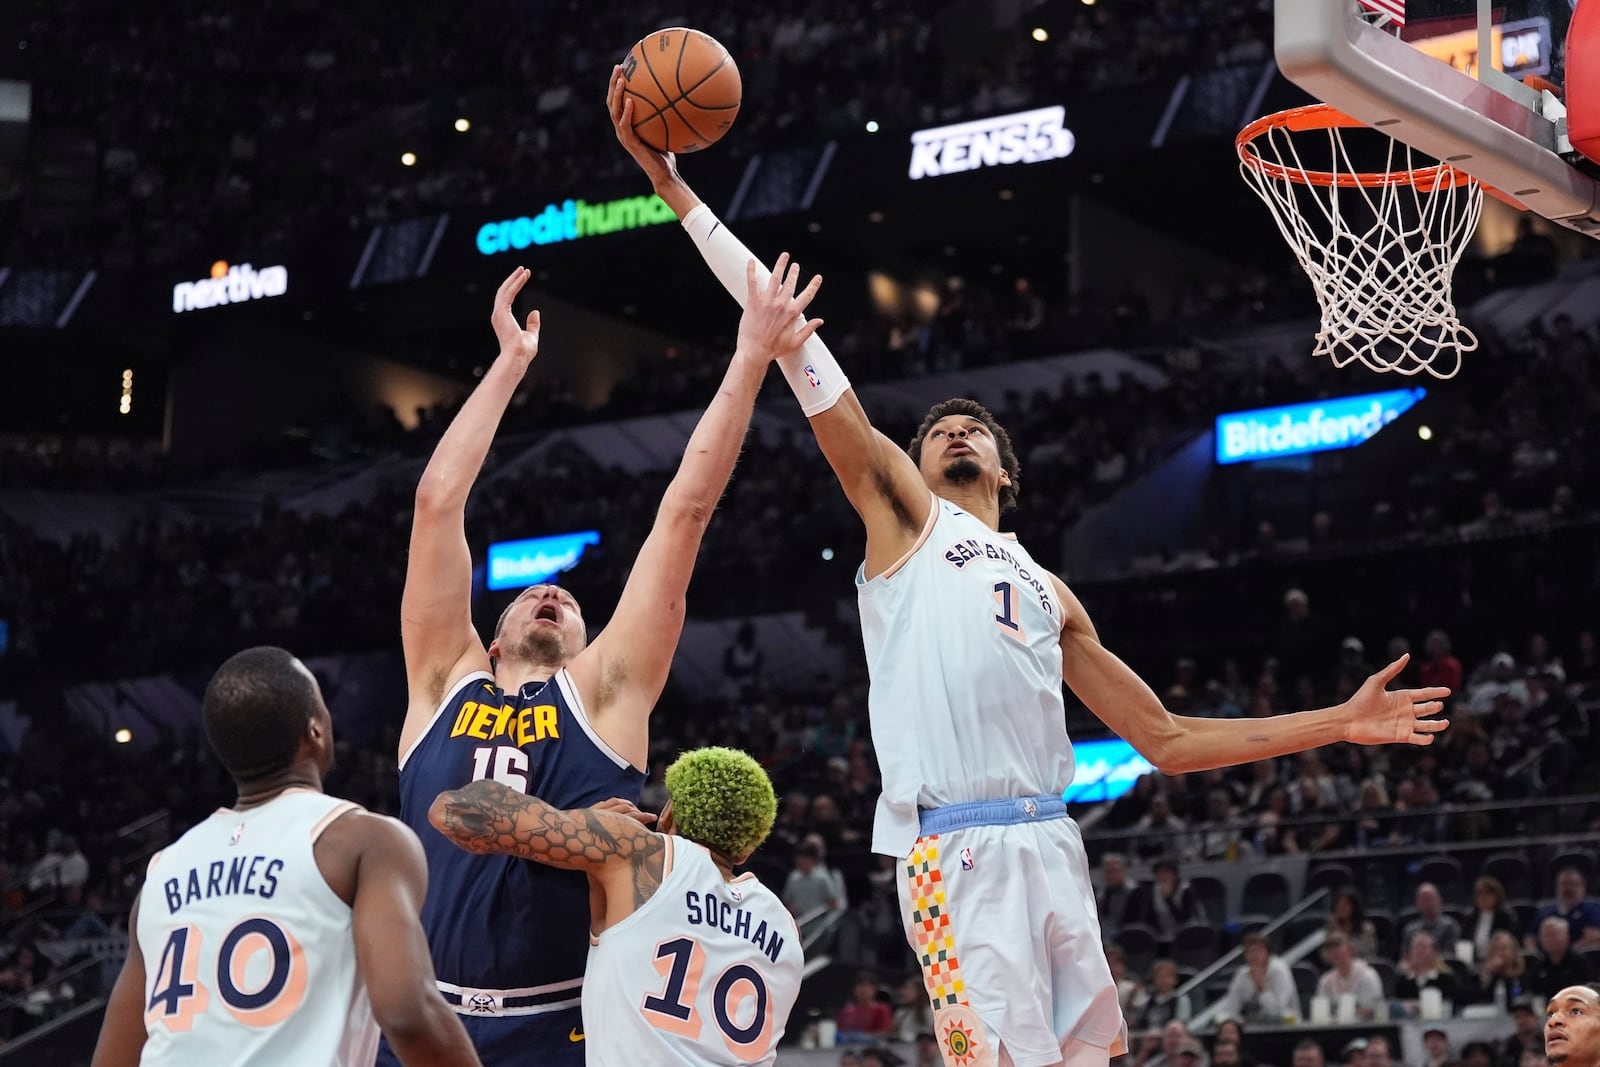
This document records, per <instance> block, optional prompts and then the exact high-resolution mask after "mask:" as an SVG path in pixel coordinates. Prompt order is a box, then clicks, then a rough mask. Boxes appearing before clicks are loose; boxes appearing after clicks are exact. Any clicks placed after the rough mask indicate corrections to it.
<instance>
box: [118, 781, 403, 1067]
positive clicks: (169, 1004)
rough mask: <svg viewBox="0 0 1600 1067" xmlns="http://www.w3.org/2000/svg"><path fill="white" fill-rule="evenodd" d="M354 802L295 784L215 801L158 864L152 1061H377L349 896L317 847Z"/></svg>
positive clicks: (151, 935)
mask: <svg viewBox="0 0 1600 1067" xmlns="http://www.w3.org/2000/svg"><path fill="white" fill-rule="evenodd" d="M358 810H360V809H359V808H358V806H357V805H355V804H353V803H351V802H350V801H347V800H340V799H339V798H338V797H330V796H327V795H326V794H323V793H318V792H314V791H312V790H309V789H291V790H288V791H286V792H284V793H283V794H282V795H280V796H278V797H275V798H273V799H272V800H270V801H268V802H267V803H265V804H262V805H260V806H259V807H254V808H250V809H248V810H246V811H234V810H232V809H229V808H222V809H219V810H218V811H217V812H216V813H215V814H213V815H212V816H211V817H210V818H208V819H206V820H205V821H204V822H202V823H200V824H199V825H197V826H195V827H194V828H193V829H192V830H190V831H189V832H188V833H186V834H184V835H183V836H182V837H180V838H179V839H178V840H177V841H175V842H173V843H172V844H171V845H169V846H168V847H167V848H166V849H164V850H163V851H161V852H159V853H157V854H156V856H155V858H154V859H152V860H151V861H150V867H149V870H148V871H147V873H146V877H145V883H144V890H143V892H142V893H141V895H140V897H139V910H138V916H137V919H136V920H135V921H136V924H137V926H136V929H137V934H138V938H139V951H140V952H141V953H142V954H143V955H144V971H145V983H144V984H145V988H144V998H145V1017H144V1018H145V1030H146V1034H147V1038H146V1043H145V1047H144V1055H143V1058H142V1059H141V1060H140V1062H141V1063H142V1064H144V1065H145V1067H152V1065H159V1067H165V1065H168V1064H171V1065H173V1067H177V1065H188V1064H198V1063H203V1064H206V1065H207V1067H255V1065H257V1064H260V1065H263V1067H265V1065H268V1064H272V1065H276V1064H289V1063H307V1064H309V1063H316V1064H332V1065H333V1067H354V1065H356V1064H362V1065H365V1064H370V1063H371V1062H372V1060H373V1057H374V1056H375V1055H376V1054H377V1051H378V1027H377V1024H376V1023H375V1022H374V1021H373V1018H372V1010H371V1007H370V1006H369V1004H368V1001H367V988H366V984H365V983H364V982H363V981H362V979H361V975H360V973H359V971H358V969H357V967H356V951H355V940H354V938H353V936H352V934H351V910H350V905H348V904H346V903H345V902H344V901H343V900H341V899H339V897H338V895H337V894H335V893H334V891H333V890H332V889H331V888H329V886H328V883H327V881H326V880H325V879H324V878H323V877H322V871H321V870H320V869H319V868H318V867H317V860H316V856H315V855H314V854H313V847H314V846H315V844H316V840H317V838H318V837H319V836H320V835H321V833H322V831H323V830H325V829H327V827H328V826H329V825H331V824H332V823H333V821H334V820H335V819H337V818H339V817H340V816H341V815H344V814H346V813H347V812H350V811H358Z"/></svg>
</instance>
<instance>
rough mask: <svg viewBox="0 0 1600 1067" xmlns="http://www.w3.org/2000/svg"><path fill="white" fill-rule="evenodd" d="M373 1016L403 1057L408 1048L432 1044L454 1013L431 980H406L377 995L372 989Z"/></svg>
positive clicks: (416, 1048)
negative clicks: (397, 986)
mask: <svg viewBox="0 0 1600 1067" xmlns="http://www.w3.org/2000/svg"><path fill="white" fill-rule="evenodd" d="M370 992H372V993H373V994H375V995H373V996H372V1017H373V1019H374V1020H375V1021H376V1022H377V1024H378V1029H380V1030H382V1031H383V1035H384V1036H385V1037H387V1038H388V1039H389V1043H390V1044H391V1045H393V1046H394V1048H395V1051H396V1052H398V1053H399V1054H400V1055H401V1057H402V1058H404V1057H405V1055H406V1053H407V1052H413V1051H421V1050H423V1049H426V1048H429V1047H430V1046H431V1045H432V1044H433V1042H435V1041H436V1040H437V1039H438V1037H439V1035H441V1034H443V1033H445V1032H446V1027H447V1026H448V1025H449V1023H450V1021H451V1019H450V1018H449V1017H450V1016H452V1015H453V1014H454V1013H453V1012H452V1011H451V1010H450V1007H449V1005H447V1004H445V1002H444V1000H443V999H442V998H441V997H440V996H439V990H438V989H437V988H436V987H435V986H434V985H433V984H432V983H431V982H430V983H428V984H426V985H423V984H422V983H420V982H414V981H410V980H407V981H406V982H405V986H404V988H403V989H397V990H393V991H391V992H390V994H389V995H388V996H383V995H378V994H377V991H376V990H371V991H370Z"/></svg>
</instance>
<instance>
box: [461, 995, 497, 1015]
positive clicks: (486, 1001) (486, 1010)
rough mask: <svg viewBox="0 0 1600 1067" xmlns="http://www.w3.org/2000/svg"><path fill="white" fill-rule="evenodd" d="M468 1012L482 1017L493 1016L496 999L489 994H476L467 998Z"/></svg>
mask: <svg viewBox="0 0 1600 1067" xmlns="http://www.w3.org/2000/svg"><path fill="white" fill-rule="evenodd" d="M467 1010H468V1011H470V1012H476V1013H478V1014H480V1015H493V1014H494V998H493V997H491V996H489V995H488V994H487V993H474V994H472V996H470V997H468V998H467Z"/></svg>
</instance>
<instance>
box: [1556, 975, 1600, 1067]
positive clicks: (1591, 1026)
mask: <svg viewBox="0 0 1600 1067" xmlns="http://www.w3.org/2000/svg"><path fill="white" fill-rule="evenodd" d="M1544 1054H1545V1056H1546V1057H1548V1058H1549V1060H1550V1062H1551V1063H1564V1064H1568V1065H1569V1067H1595V1065H1596V1064H1597V1063H1600V993H1596V992H1595V991H1594V990H1592V989H1590V988H1589V987H1588V986H1581V985H1577V986H1568V987H1567V988H1566V989H1563V990H1561V992H1559V993H1557V994H1556V995H1555V996H1553V997H1551V998H1550V1003H1549V1004H1548V1005H1547V1006H1546V1007H1545V1014H1544Z"/></svg>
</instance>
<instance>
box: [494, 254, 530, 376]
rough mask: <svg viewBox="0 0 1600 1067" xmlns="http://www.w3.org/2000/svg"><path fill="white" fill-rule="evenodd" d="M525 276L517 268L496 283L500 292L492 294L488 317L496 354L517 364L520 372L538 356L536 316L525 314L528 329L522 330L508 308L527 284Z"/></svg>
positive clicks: (520, 268) (519, 268) (523, 271)
mask: <svg viewBox="0 0 1600 1067" xmlns="http://www.w3.org/2000/svg"><path fill="white" fill-rule="evenodd" d="M528 275H529V271H528V268H527V267H518V268H517V269H516V270H514V271H512V272H511V276H510V277H509V278H507V279H506V280H505V281H503V282H501V283H500V291H499V292H497V293H495V294H494V314H492V315H490V316H489V324H490V325H491V326H493V327H494V335H495V337H497V338H499V340H500V354H501V355H502V356H508V357H510V358H512V359H515V360H517V361H519V362H520V363H521V364H522V368H523V369H524V370H526V369H527V368H528V364H530V363H532V362H533V359H534V357H535V356H537V355H538V354H539V312H538V311H530V312H528V326H527V329H523V327H522V326H521V325H519V324H518V323H517V316H516V314H515V313H514V312H513V311H512V310H511V305H512V303H513V302H514V301H515V300H516V299H517V294H518V293H520V292H521V291H522V287H523V285H525V284H526V283H527V281H528Z"/></svg>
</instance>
